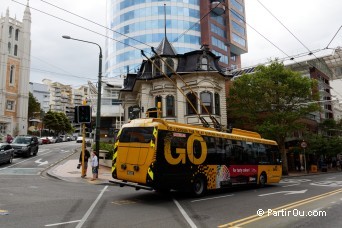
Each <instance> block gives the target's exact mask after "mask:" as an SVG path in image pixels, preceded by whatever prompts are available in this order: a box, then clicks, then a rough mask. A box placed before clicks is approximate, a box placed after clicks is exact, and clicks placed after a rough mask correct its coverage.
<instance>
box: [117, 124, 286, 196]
mask: <svg viewBox="0 0 342 228" xmlns="http://www.w3.org/2000/svg"><path fill="white" fill-rule="evenodd" d="M281 173H282V170H281V161H280V153H279V150H278V147H277V143H276V142H275V141H272V140H267V139H263V138H261V136H260V135H259V134H258V133H255V132H250V131H244V130H240V129H233V130H232V133H226V132H220V131H217V130H215V129H211V128H205V127H200V126H194V125H188V124H181V123H175V122H167V121H165V120H162V119H158V118H147V119H135V120H132V121H131V122H129V123H127V124H125V125H123V127H122V128H121V130H120V131H119V133H118V136H117V140H116V142H115V145H114V154H113V166H112V176H113V178H114V179H116V180H114V181H111V182H114V183H117V184H119V185H120V186H131V187H135V188H136V189H149V190H157V191H168V190H171V189H173V190H186V191H189V190H190V191H192V192H193V193H194V194H195V195H197V196H200V195H202V194H204V193H205V192H206V191H207V190H211V189H220V188H226V187H231V186H234V185H241V184H259V185H261V186H263V185H265V184H268V183H278V182H279V181H280V178H281Z"/></svg>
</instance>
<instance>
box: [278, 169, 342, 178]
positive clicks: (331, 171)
mask: <svg viewBox="0 0 342 228" xmlns="http://www.w3.org/2000/svg"><path fill="white" fill-rule="evenodd" d="M329 173H342V172H341V170H337V169H334V168H331V169H328V170H327V172H322V171H317V172H307V173H305V172H304V171H301V172H298V171H296V172H289V174H288V175H283V177H300V176H313V175H321V174H329Z"/></svg>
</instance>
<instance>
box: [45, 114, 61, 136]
mask: <svg viewBox="0 0 342 228" xmlns="http://www.w3.org/2000/svg"><path fill="white" fill-rule="evenodd" d="M43 123H44V126H45V128H47V129H49V132H50V131H51V130H55V129H56V128H58V121H57V118H56V115H55V113H54V112H52V111H51V110H49V111H48V112H47V113H46V114H45V116H44V118H43Z"/></svg>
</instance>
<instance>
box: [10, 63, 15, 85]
mask: <svg viewBox="0 0 342 228" xmlns="http://www.w3.org/2000/svg"><path fill="white" fill-rule="evenodd" d="M14 73H15V67H14V65H12V66H11V69H10V78H9V83H10V84H13V82H14Z"/></svg>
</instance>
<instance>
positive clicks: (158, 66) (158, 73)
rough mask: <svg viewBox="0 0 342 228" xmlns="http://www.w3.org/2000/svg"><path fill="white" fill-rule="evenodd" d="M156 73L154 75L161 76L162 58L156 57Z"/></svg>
mask: <svg viewBox="0 0 342 228" xmlns="http://www.w3.org/2000/svg"><path fill="white" fill-rule="evenodd" d="M153 65H154V67H153V68H154V74H153V76H155V77H156V76H160V73H161V72H160V69H161V64H160V60H159V59H156V60H154V64H153Z"/></svg>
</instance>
